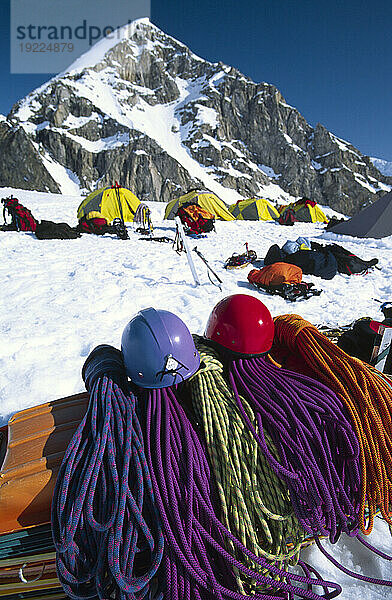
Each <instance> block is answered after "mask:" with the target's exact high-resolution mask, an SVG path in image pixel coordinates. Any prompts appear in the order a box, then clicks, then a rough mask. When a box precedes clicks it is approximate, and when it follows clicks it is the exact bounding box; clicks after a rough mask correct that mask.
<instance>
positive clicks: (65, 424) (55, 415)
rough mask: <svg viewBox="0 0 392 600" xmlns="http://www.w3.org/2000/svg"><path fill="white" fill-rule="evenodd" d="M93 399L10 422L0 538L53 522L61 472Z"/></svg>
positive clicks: (83, 397) (0, 493) (0, 489)
mask: <svg viewBox="0 0 392 600" xmlns="http://www.w3.org/2000/svg"><path fill="white" fill-rule="evenodd" d="M88 398H89V397H88V394H87V393H86V392H85V393H82V394H76V395H75V396H69V397H67V398H61V399H60V400H54V401H53V402H48V403H46V404H41V405H39V406H36V407H34V408H29V409H27V410H22V411H20V412H18V413H16V414H15V415H13V416H12V417H11V418H10V420H9V422H8V443H7V450H6V453H5V457H4V461H3V464H2V466H1V471H0V534H2V533H8V532H11V531H17V530H19V529H25V528H26V527H31V526H33V525H39V524H43V523H49V522H50V506H51V502H52V495H53V490H54V485H55V482H56V478H57V473H58V470H59V467H60V464H61V461H62V458H63V456H64V453H65V450H66V449H67V446H68V444H69V441H70V439H71V437H72V435H73V433H74V431H75V430H76V428H77V426H78V424H79V423H80V421H81V420H82V418H83V416H84V414H85V412H86V409H87V405H88Z"/></svg>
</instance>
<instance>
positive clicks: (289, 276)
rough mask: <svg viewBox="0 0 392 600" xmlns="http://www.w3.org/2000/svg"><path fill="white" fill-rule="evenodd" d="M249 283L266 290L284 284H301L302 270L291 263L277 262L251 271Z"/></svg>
mask: <svg viewBox="0 0 392 600" xmlns="http://www.w3.org/2000/svg"><path fill="white" fill-rule="evenodd" d="M248 281H249V282H250V283H253V284H255V285H260V286H263V287H266V288H269V287H270V286H275V285H282V283H291V284H295V283H301V281H302V269H300V267H297V266H296V265H291V264H289V263H283V262H276V263H273V264H272V265H268V266H267V267H263V268H262V269H253V270H252V271H250V273H249V275H248Z"/></svg>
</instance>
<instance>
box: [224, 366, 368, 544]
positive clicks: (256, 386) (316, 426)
mask: <svg viewBox="0 0 392 600" xmlns="http://www.w3.org/2000/svg"><path fill="white" fill-rule="evenodd" d="M229 380H230V383H231V386H232V389H233V390H234V394H235V397H236V401H237V404H238V406H239V408H240V411H241V414H242V416H243V418H244V420H245V422H246V423H247V425H248V427H249V429H250V430H251V431H252V433H253V435H254V436H255V438H256V440H257V442H258V443H259V445H260V447H261V449H262V450H263V452H264V454H265V456H266V458H267V459H268V461H269V463H270V465H271V467H272V468H273V469H274V471H275V473H276V474H277V475H278V476H279V477H280V478H281V479H282V480H283V481H285V482H286V484H287V486H288V488H289V490H290V495H291V501H292V503H293V507H294V510H295V513H296V515H297V517H298V519H299V522H300V523H301V525H302V527H303V528H304V529H305V531H307V532H308V533H309V534H310V535H313V536H319V535H322V536H329V538H330V540H331V542H333V543H334V542H336V541H337V539H338V538H339V535H340V533H341V531H344V532H345V533H347V534H348V535H355V534H356V532H357V530H358V510H359V503H358V497H359V487H360V469H359V459H358V457H359V445H358V441H357V439H356V437H355V434H354V431H353V429H352V426H351V423H350V422H349V421H348V419H347V416H346V411H345V408H344V405H343V403H342V402H341V401H340V400H339V399H338V398H337V396H336V395H335V394H333V393H332V392H331V391H330V390H329V389H328V388H326V387H325V386H324V385H323V384H320V383H318V382H317V381H315V380H313V379H310V378H308V377H306V376H304V375H299V374H296V373H292V372H290V371H287V370H285V369H278V368H277V367H275V366H274V365H272V364H270V363H269V362H268V361H267V360H266V359H265V358H264V357H257V358H249V359H245V358H243V359H236V360H233V361H232V362H231V363H230V366H229ZM240 393H241V394H242V396H243V397H244V398H245V399H246V400H247V402H249V403H250V404H251V406H252V409H253V410H254V412H255V415H256V419H257V423H258V430H257V431H256V429H255V427H254V425H253V423H252V422H251V421H250V419H249V416H248V414H247V412H246V410H245V407H244V405H243V402H242V399H241V396H240ZM264 431H268V432H269V434H270V436H271V438H272V441H273V443H274V444H275V446H276V449H277V452H278V455H279V458H280V460H277V459H276V458H275V457H274V456H273V454H272V453H271V451H270V449H269V448H268V445H267V442H266V439H265V435H264Z"/></svg>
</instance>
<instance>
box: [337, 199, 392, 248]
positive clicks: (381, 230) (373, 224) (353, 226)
mask: <svg viewBox="0 0 392 600" xmlns="http://www.w3.org/2000/svg"><path fill="white" fill-rule="evenodd" d="M329 231H332V232H333V233H340V234H342V235H353V236H355V237H359V238H377V239H379V238H382V237H386V236H387V235H392V192H389V193H388V194H385V196H382V198H380V199H379V200H377V202H374V203H373V204H371V205H370V206H367V207H366V208H364V209H363V210H361V212H359V213H358V214H357V215H354V217H352V218H351V219H349V220H348V221H344V222H343V223H338V224H337V225H334V227H331V229H330V230H329Z"/></svg>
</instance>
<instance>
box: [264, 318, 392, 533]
mask: <svg viewBox="0 0 392 600" xmlns="http://www.w3.org/2000/svg"><path fill="white" fill-rule="evenodd" d="M275 339H276V345H275V344H274V348H273V352H274V350H275V348H277V347H279V348H280V349H282V348H283V349H284V350H286V354H290V353H291V354H293V355H296V356H297V357H298V356H299V357H300V358H301V359H302V362H303V363H304V365H305V368H307V369H311V370H312V372H313V373H314V376H315V377H317V378H319V379H320V380H321V381H323V382H324V383H325V384H326V385H328V386H329V387H330V388H331V389H332V390H334V391H335V393H336V394H337V395H338V396H339V397H340V398H341V399H342V400H343V402H344V403H345V405H346V407H347V410H348V411H349V414H350V417H351V420H352V423H353V426H354V428H355V432H356V435H357V438H358V441H359V444H360V450H361V451H360V459H361V490H360V510H359V525H360V528H361V531H362V533H364V534H369V533H370V532H371V531H372V528H373V522H374V516H375V514H376V513H377V511H380V512H381V514H382V516H383V518H384V519H385V520H386V521H387V523H388V524H389V525H392V508H391V507H392V495H391V491H392V421H391V416H392V389H391V387H390V382H388V379H387V378H385V377H383V376H377V375H375V373H374V369H373V368H372V367H369V366H368V365H366V363H363V362H362V361H360V360H359V359H357V358H353V357H351V356H348V355H347V354H346V353H345V352H343V350H341V349H340V348H338V347H337V346H335V345H334V344H333V343H332V342H330V341H329V340H328V339H327V338H326V337H325V336H324V335H323V334H322V333H320V332H319V331H318V330H317V329H316V328H315V327H314V326H313V325H312V324H311V323H309V322H308V321H305V320H304V319H302V318H301V317H299V316H298V315H282V316H279V317H277V318H276V319H275Z"/></svg>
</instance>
